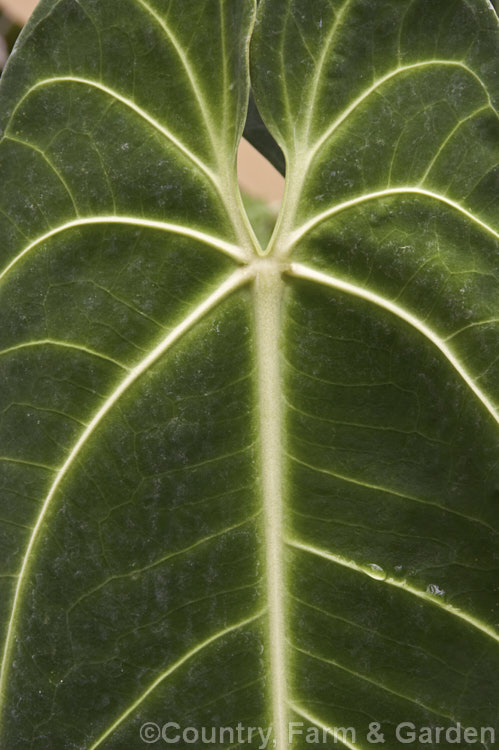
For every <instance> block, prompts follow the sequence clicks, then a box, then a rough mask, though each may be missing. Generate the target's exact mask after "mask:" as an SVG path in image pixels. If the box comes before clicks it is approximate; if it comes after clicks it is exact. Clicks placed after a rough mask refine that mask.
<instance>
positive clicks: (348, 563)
mask: <svg viewBox="0 0 499 750" xmlns="http://www.w3.org/2000/svg"><path fill="white" fill-rule="evenodd" d="M286 544H288V545H289V546H290V547H293V548H294V549H297V550H300V551H301V552H306V553H307V554H310V555H315V556H316V557H322V558H323V559H324V560H328V561H329V562H332V563H335V564H336V565H341V566H342V567H344V568H349V569H350V570H353V571H355V572H356V573H362V575H365V576H368V577H369V578H373V574H372V571H371V570H369V568H367V567H363V566H362V565H359V564H358V563H356V562H355V561H353V560H347V559H346V558H345V557H342V556H341V555H337V554H333V553H332V552H329V551H328V550H324V549H321V548H320V547H316V546H315V545H313V544H307V543H305V542H302V541H300V540H297V539H288V540H286ZM373 580H376V582H377V583H379V584H380V585H381V586H382V585H385V584H386V585H388V586H394V587H395V588H397V589H400V590H402V591H405V592H407V593H408V594H411V595H412V596H415V597H417V598H418V599H422V600H423V601H425V602H428V603H429V604H433V605H434V606H435V607H438V608H439V609H441V610H443V611H445V612H447V613H448V614H449V615H452V616H454V617H456V618H458V619H460V620H462V621H463V622H465V623H467V624H468V625H470V626H471V627H473V628H476V629H477V630H480V631H481V632H482V633H484V634H485V635H486V636H488V637H489V638H491V639H492V640H493V641H496V643H499V633H497V632H496V631H495V630H494V629H493V628H491V627H490V626H489V625H487V624H486V623H484V622H482V621H481V620H478V619H477V618H476V617H473V615H469V614H468V613H467V612H463V611H462V610H461V609H458V608H457V607H454V606H453V605H452V604H447V603H446V602H444V601H442V600H441V599H440V598H439V597H437V596H432V595H431V594H428V593H427V592H426V591H421V590H420V589H417V588H416V587H415V586H412V585H411V584H410V583H408V582H407V581H405V580H402V579H400V580H399V579H396V578H392V577H391V576H387V577H386V578H384V579H382V580H381V579H377V578H376V579H373Z"/></svg>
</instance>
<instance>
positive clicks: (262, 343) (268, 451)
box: [255, 260, 287, 750]
mask: <svg viewBox="0 0 499 750" xmlns="http://www.w3.org/2000/svg"><path fill="white" fill-rule="evenodd" d="M282 289H283V282H282V278H281V274H280V270H279V268H278V266H277V265H276V264H275V263H273V262H272V261H270V260H269V261H267V262H266V261H262V262H261V266H260V268H259V269H258V271H257V274H256V279H255V325H256V347H257V362H258V402H259V430H260V446H261V448H260V451H261V453H260V460H261V483H262V484H261V488H262V494H263V505H264V523H265V530H264V533H265V552H266V574H267V576H266V577H267V605H268V623H269V628H268V634H269V635H268V637H269V661H270V663H269V664H268V668H269V672H270V686H271V703H272V725H273V728H274V739H275V748H276V750H284V748H285V747H287V689H286V666H285V654H284V648H285V638H284V626H285V619H284V581H283V570H284V565H283V559H282V556H283V542H282V528H283V508H282V435H281V425H282V419H281V376H280V364H279V359H280V358H279V356H278V352H279V343H280V328H281V326H280V317H281V316H280V307H281V296H282Z"/></svg>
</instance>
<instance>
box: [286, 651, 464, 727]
mask: <svg viewBox="0 0 499 750" xmlns="http://www.w3.org/2000/svg"><path fill="white" fill-rule="evenodd" d="M290 646H291V648H293V649H294V650H295V651H297V652H298V653H301V654H303V655H304V656H307V657H309V658H310V659H315V660H317V661H319V662H321V663H323V664H329V665H330V666H332V667H334V668H335V669H339V670H341V671H343V672H346V673H347V674H349V675H350V676H351V677H354V678H356V679H359V680H362V681H364V682H367V683H368V684H370V685H372V686H373V687H375V688H378V689H379V690H382V691H384V692H386V693H390V694H391V695H393V696H395V697H396V698H399V699H400V700H404V701H407V702H408V703H412V704H413V705H415V706H418V708H420V709H421V708H423V709H426V710H427V711H430V712H431V713H432V714H435V715H436V716H440V718H444V719H448V720H449V721H452V722H454V723H458V722H456V719H455V718H454V717H453V716H451V715H450V714H444V713H441V712H440V711H437V710H436V709H435V708H432V707H431V706H428V705H426V704H425V703H421V701H419V700H415V699H414V698H411V697H409V696H408V695H404V694H403V693H399V692H397V691H396V690H394V689H392V688H389V687H388V686H387V685H384V684H383V683H381V682H377V681H376V680H373V679H372V678H370V677H367V676H366V675H364V674H361V673H360V672H355V671H354V670H352V669H349V668H348V667H345V666H344V665H343V664H340V663H339V662H337V661H334V659H326V657H324V656H319V654H313V653H312V652H311V651H307V650H306V649H304V648H301V647H299V646H297V645H296V644H293V643H291V644H290Z"/></svg>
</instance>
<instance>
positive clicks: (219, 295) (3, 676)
mask: <svg viewBox="0 0 499 750" xmlns="http://www.w3.org/2000/svg"><path fill="white" fill-rule="evenodd" d="M252 276H253V274H252V271H251V270H250V269H248V268H241V269H238V270H237V271H235V272H234V273H233V274H232V275H231V276H230V277H229V278H228V279H227V280H226V281H225V282H223V283H222V284H221V285H220V286H219V287H218V289H216V291H214V292H213V293H212V294H211V295H210V296H209V297H207V298H206V299H205V300H204V302H202V303H201V304H200V305H198V307H196V308H195V309H194V310H193V311H192V312H191V313H190V314H189V315H188V316H187V317H186V318H185V319H184V320H183V321H182V323H180V324H179V325H178V326H177V327H176V328H174V329H173V331H171V333H169V334H168V336H166V337H165V338H164V339H163V340H162V341H160V343H159V344H158V345H157V346H156V347H155V348H154V349H153V350H152V351H151V352H150V353H149V354H148V355H147V356H146V357H145V358H144V359H143V360H142V361H141V362H140V363H139V364H138V365H137V366H136V367H134V368H133V369H132V370H131V371H130V372H129V373H128V375H127V376H126V377H125V378H124V379H123V380H122V381H121V382H120V384H119V385H118V386H117V388H116V389H115V390H114V391H113V392H112V393H111V395H110V396H109V398H108V399H107V400H106V401H105V402H104V404H103V405H102V406H101V407H100V409H99V410H98V411H97V413H96V414H95V416H94V417H93V419H92V420H91V421H90V422H89V424H88V425H87V427H86V428H85V430H84V431H83V432H82V434H81V435H80V438H79V439H78V441H77V442H76V443H75V445H74V447H73V449H72V450H71V452H70V453H69V455H68V457H67V459H66V461H65V462H64V464H63V465H62V467H61V468H60V469H59V471H58V472H57V475H56V477H55V479H54V482H53V483H52V486H51V488H50V490H49V492H48V494H47V496H46V498H45V500H44V502H43V505H42V509H41V511H40V514H39V516H38V519H37V521H36V524H35V526H34V528H33V532H32V535H31V537H30V540H29V543H28V546H27V549H26V553H25V555H24V558H23V561H22V564H21V568H20V571H19V576H18V580H17V586H16V589H15V592H14V598H13V603H12V608H11V615H10V618H9V621H8V625H7V633H6V637H5V644H4V650H3V655H2V663H1V668H0V712H1V709H2V708H3V701H4V698H5V692H6V682H7V679H8V671H9V664H10V659H11V650H12V646H13V639H14V633H15V626H16V618H17V611H18V607H19V605H20V602H21V596H22V590H23V583H24V580H25V578H26V576H27V573H28V568H29V563H30V561H31V557H32V553H33V551H34V549H35V545H36V542H37V539H38V536H39V533H40V530H41V528H42V526H43V522H44V519H45V516H46V514H47V511H48V509H49V507H50V505H51V502H52V499H53V498H54V496H55V494H56V492H57V490H58V489H59V486H60V484H61V482H62V481H63V480H64V478H65V477H66V475H67V474H68V472H69V471H70V469H71V468H72V466H73V463H74V461H75V459H76V458H77V456H78V455H79V453H80V451H81V450H82V448H83V447H84V446H85V445H86V444H87V441H88V440H89V438H90V437H91V436H92V435H93V433H94V431H95V430H96V429H97V428H98V427H99V425H100V423H101V422H102V420H103V419H104V418H105V417H106V415H107V414H108V413H109V411H110V410H111V409H112V408H113V407H114V405H115V404H116V403H117V402H118V401H119V399H120V398H121V396H122V395H123V394H124V393H125V392H126V391H127V390H128V389H129V388H130V387H131V386H132V385H133V384H134V383H135V382H136V381H137V380H138V378H140V377H141V375H143V374H144V373H145V372H146V371H147V370H148V369H149V368H150V367H151V366H152V365H153V364H154V363H155V362H156V361H157V360H158V359H159V358H160V357H161V356H162V355H163V354H164V353H165V352H166V351H168V349H169V348H170V347H171V346H172V345H173V344H174V343H175V342H176V341H177V340H178V339H179V338H180V337H181V336H182V335H183V334H184V333H186V332H187V331H189V330H190V329H191V328H192V326H193V325H195V324H196V323H197V322H199V321H200V320H201V319H202V318H203V317H204V316H205V315H207V314H208V313H209V312H210V311H211V310H212V309H213V308H214V307H215V306H216V305H217V304H219V303H220V302H221V301H222V300H223V299H225V298H226V297H228V296H229V295H230V294H231V293H232V292H234V291H235V290H236V289H238V288H239V287H240V286H242V285H243V284H245V283H247V282H248V281H249V280H250V279H251V278H252Z"/></svg>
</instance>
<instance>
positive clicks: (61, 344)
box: [0, 339, 130, 371]
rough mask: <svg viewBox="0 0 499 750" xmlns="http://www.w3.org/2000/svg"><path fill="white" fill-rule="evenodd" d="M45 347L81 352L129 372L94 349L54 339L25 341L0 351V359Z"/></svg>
mask: <svg viewBox="0 0 499 750" xmlns="http://www.w3.org/2000/svg"><path fill="white" fill-rule="evenodd" d="M46 346H55V347H59V348H61V349H69V350H73V351H77V352H81V353H82V354H90V355H91V356H92V357H98V358H99V359H103V360H105V361H106V362H110V363H111V364H113V365H115V366H116V367H119V368H120V369H121V370H127V371H129V370H130V368H129V367H126V365H124V364H123V363H122V362H118V360H117V359H113V358H112V357H108V356H107V355H106V354H102V352H96V351H95V350H94V349H89V348H88V347H86V346H81V345H79V344H73V343H71V342H69V341H54V339H40V340H39V341H26V342H25V343H24V344H17V345H16V346H10V347H9V348H8V349H3V350H2V351H0V357H4V356H7V355H9V354H15V353H16V352H20V351H24V350H25V349H32V348H36V347H46Z"/></svg>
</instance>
